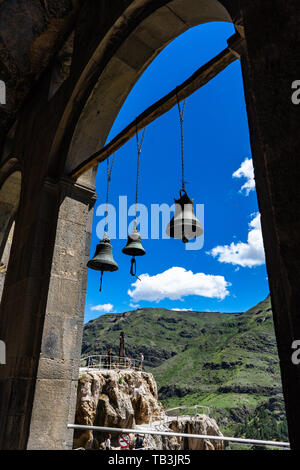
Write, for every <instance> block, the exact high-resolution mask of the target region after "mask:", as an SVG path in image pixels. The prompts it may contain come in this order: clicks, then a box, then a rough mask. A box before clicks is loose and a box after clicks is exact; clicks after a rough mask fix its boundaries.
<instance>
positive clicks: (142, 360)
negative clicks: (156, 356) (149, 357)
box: [140, 353, 144, 370]
mask: <svg viewBox="0 0 300 470" xmlns="http://www.w3.org/2000/svg"><path fill="white" fill-rule="evenodd" d="M143 362H144V354H143V353H141V354H140V369H141V370H142V368H143Z"/></svg>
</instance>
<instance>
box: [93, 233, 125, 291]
mask: <svg viewBox="0 0 300 470" xmlns="http://www.w3.org/2000/svg"><path fill="white" fill-rule="evenodd" d="M87 267H88V268H90V269H94V270H95V271H101V282H100V291H101V288H102V276H103V272H104V271H110V272H112V271H117V270H118V269H119V266H118V264H117V263H116V262H115V260H114V258H113V254H112V246H111V244H110V239H109V238H108V236H107V235H106V234H104V237H103V240H101V242H100V243H98V245H97V246H96V251H95V254H94V257H93V258H92V259H90V260H89V261H88V263H87Z"/></svg>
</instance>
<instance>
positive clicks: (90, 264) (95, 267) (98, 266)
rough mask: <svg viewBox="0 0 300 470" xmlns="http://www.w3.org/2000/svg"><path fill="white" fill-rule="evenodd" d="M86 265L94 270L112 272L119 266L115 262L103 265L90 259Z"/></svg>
mask: <svg viewBox="0 0 300 470" xmlns="http://www.w3.org/2000/svg"><path fill="white" fill-rule="evenodd" d="M87 267H88V268H89V269H93V270H94V271H103V272H114V271H118V269H119V266H118V264H117V263H116V264H115V265H104V264H101V263H97V262H92V261H91V260H89V261H88V263H87Z"/></svg>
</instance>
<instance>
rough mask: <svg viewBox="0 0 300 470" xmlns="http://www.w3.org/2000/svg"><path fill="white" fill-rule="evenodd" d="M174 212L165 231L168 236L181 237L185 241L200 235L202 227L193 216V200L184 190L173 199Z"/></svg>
mask: <svg viewBox="0 0 300 470" xmlns="http://www.w3.org/2000/svg"><path fill="white" fill-rule="evenodd" d="M175 204H176V205H175V214H174V217H173V218H172V219H171V220H170V222H169V223H168V225H167V229H166V233H167V235H169V237H172V238H177V239H181V240H182V241H183V242H184V243H187V242H188V241H189V240H191V239H193V238H197V237H200V235H202V233H203V228H202V225H201V223H200V222H199V220H198V219H197V218H196V216H195V212H194V207H193V202H192V201H191V199H190V198H189V197H188V195H187V194H186V192H185V191H184V193H183V194H182V196H180V199H175Z"/></svg>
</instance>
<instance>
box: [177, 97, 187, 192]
mask: <svg viewBox="0 0 300 470" xmlns="http://www.w3.org/2000/svg"><path fill="white" fill-rule="evenodd" d="M176 98H177V105H178V112H179V120H180V142H181V171H182V185H181V191H184V192H185V180H184V140H183V118H184V111H185V105H186V99H185V100H184V102H183V106H182V109H181V107H180V103H179V99H178V94H177V92H176Z"/></svg>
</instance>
